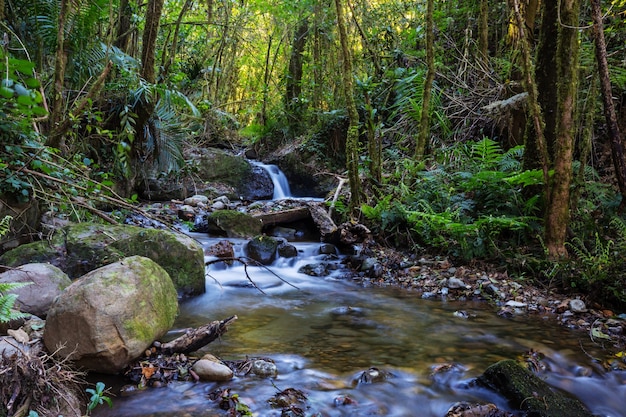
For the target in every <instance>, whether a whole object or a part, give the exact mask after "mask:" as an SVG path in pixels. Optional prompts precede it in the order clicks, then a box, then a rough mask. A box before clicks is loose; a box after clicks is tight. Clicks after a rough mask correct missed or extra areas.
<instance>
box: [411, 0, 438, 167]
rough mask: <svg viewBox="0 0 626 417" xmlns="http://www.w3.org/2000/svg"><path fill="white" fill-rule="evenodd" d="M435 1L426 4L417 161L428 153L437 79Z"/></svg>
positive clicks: (429, 0)
mask: <svg viewBox="0 0 626 417" xmlns="http://www.w3.org/2000/svg"><path fill="white" fill-rule="evenodd" d="M433 9H434V0H428V1H427V2H426V65H427V67H428V69H427V71H426V78H425V79H424V93H423V96H422V115H421V118H420V130H419V133H418V136H417V143H416V144H415V159H417V160H421V159H423V158H424V153H425V152H426V145H427V143H428V138H429V136H430V97H431V95H432V87H433V80H434V79H435V46H434V44H435V40H434V37H435V25H434V22H433Z"/></svg>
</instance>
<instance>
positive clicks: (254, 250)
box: [246, 235, 283, 265]
mask: <svg viewBox="0 0 626 417" xmlns="http://www.w3.org/2000/svg"><path fill="white" fill-rule="evenodd" d="M282 242H283V241H282V240H279V239H276V238H274V237H271V236H265V235H261V236H255V237H254V238H252V239H251V240H250V241H249V242H248V243H247V244H246V255H248V256H249V257H250V258H252V259H254V260H255V261H257V262H259V263H260V264H262V265H270V264H271V263H272V262H274V261H275V260H276V253H277V250H278V247H279V246H280V244H281V243H282Z"/></svg>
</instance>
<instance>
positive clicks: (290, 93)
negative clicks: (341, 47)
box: [285, 18, 309, 134]
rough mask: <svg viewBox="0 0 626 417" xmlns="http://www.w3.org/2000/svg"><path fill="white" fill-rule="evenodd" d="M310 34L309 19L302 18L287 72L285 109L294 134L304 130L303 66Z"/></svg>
mask: <svg viewBox="0 0 626 417" xmlns="http://www.w3.org/2000/svg"><path fill="white" fill-rule="evenodd" d="M308 36H309V21H308V19H306V18H305V19H302V20H301V21H300V23H299V25H298V28H297V29H296V33H294V35H293V42H292V43H291V57H290V58H289V71H288V73H287V90H286V92H285V109H286V110H287V119H288V120H289V126H290V128H291V131H292V132H293V133H294V134H299V133H300V131H301V130H302V127H303V125H302V117H303V115H304V103H303V101H302V97H301V95H302V75H303V72H302V68H303V63H304V61H303V55H302V54H303V53H304V48H305V46H306V42H307V39H308Z"/></svg>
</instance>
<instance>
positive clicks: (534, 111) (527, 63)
mask: <svg viewBox="0 0 626 417" xmlns="http://www.w3.org/2000/svg"><path fill="white" fill-rule="evenodd" d="M512 6H513V7H512V8H513V13H514V15H515V20H516V21H517V25H518V29H519V32H520V46H521V48H522V71H523V77H522V83H523V85H524V89H525V90H526V92H527V94H528V106H529V109H530V115H531V121H532V124H531V129H530V130H531V131H532V133H533V135H534V136H533V144H534V145H535V146H536V149H534V150H533V154H534V155H535V156H536V157H537V156H538V158H537V161H538V162H539V167H540V168H541V170H542V172H543V181H544V196H545V198H546V199H549V196H550V182H549V181H550V176H549V170H550V156H549V155H548V150H547V145H546V138H545V135H544V121H543V112H542V110H541V107H540V105H539V98H538V96H539V93H538V88H537V82H536V80H535V78H534V77H533V66H532V59H531V56H530V41H529V38H528V36H526V33H525V32H526V31H525V23H524V19H523V18H522V13H521V11H520V7H519V1H518V0H513V2H512ZM528 146H529V145H528V144H527V147H528ZM535 163H536V162H535ZM533 168H535V166H533Z"/></svg>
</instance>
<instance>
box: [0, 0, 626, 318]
mask: <svg viewBox="0 0 626 417" xmlns="http://www.w3.org/2000/svg"><path fill="white" fill-rule="evenodd" d="M0 22H1V23H0V30H1V32H2V35H3V36H2V39H0V43H1V48H0V58H1V59H0V73H1V76H2V82H1V85H0V137H1V139H0V142H1V145H2V146H1V147H0V194H2V196H3V200H5V201H7V202H11V203H16V204H19V203H24V202H27V201H31V200H33V199H36V200H38V201H39V203H40V204H41V205H42V206H44V207H45V209H46V210H51V211H53V212H56V213H64V214H66V215H68V216H70V218H71V219H72V220H76V221H81V220H86V219H92V217H95V216H96V215H95V214H94V213H96V210H94V209H96V208H103V207H109V206H112V205H115V202H120V201H122V202H123V203H124V206H123V207H122V208H124V207H126V208H128V207H130V206H132V205H133V204H137V203H139V202H140V201H139V200H140V199H139V198H138V197H137V196H138V195H140V193H139V192H138V191H139V190H140V189H141V187H142V184H144V182H145V181H146V180H147V179H148V178H150V177H154V176H172V177H174V178H180V177H184V176H185V175H189V174H190V173H192V172H193V171H194V169H195V167H194V165H193V161H191V160H189V159H185V158H184V152H183V150H184V149H185V148H189V147H211V146H220V147H226V148H230V149H246V148H247V149H253V150H254V151H255V152H256V154H257V155H259V158H260V159H263V158H264V157H265V156H267V155H269V154H270V153H272V152H275V151H276V150H279V149H283V150H285V149H286V150H291V152H296V153H299V154H300V155H301V156H302V160H303V161H306V162H307V163H312V164H313V165H312V166H316V167H317V169H318V171H319V173H320V175H328V174H330V175H336V176H337V177H338V178H344V179H345V180H346V181H347V184H349V193H344V194H342V197H341V199H340V201H339V204H338V205H337V207H336V208H337V209H338V212H339V214H340V215H341V216H343V218H344V220H354V221H359V222H362V223H364V224H366V225H367V226H368V227H369V228H370V229H371V230H372V231H373V232H375V234H376V236H377V239H378V240H379V241H380V242H384V243H386V244H388V245H390V246H395V247H399V248H402V249H405V250H411V251H420V250H424V251H431V252H436V253H440V254H443V255H446V256H450V257H454V258H457V259H459V260H461V261H463V262H481V261H486V262H491V263H494V264H496V265H501V266H505V267H506V268H508V269H509V271H511V273H512V274H513V275H515V276H519V277H520V279H527V280H532V281H534V282H535V283H536V284H538V285H541V286H544V287H545V288H558V289H560V290H565V291H568V290H571V289H574V290H575V291H582V292H586V293H588V294H589V295H590V296H592V297H593V298H594V299H595V300H596V301H598V302H601V303H605V304H609V305H613V306H615V307H618V308H623V307H624V306H626V278H625V277H624V274H623V271H624V268H625V267H626V257H625V256H623V254H624V252H625V251H626V219H625V218H624V216H623V207H624V204H626V199H624V197H625V196H626V163H625V160H624V153H623V139H624V134H623V132H624V130H625V129H626V48H625V47H624V45H625V44H626V2H625V1H624V0H604V1H600V0H591V1H590V2H580V1H579V0H561V1H557V0H544V1H539V0H508V1H487V0H463V1H457V2H452V1H434V0H420V1H416V0H299V1H288V0H236V1H235V0H202V1H196V0H0ZM312 161H313V162H312Z"/></svg>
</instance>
